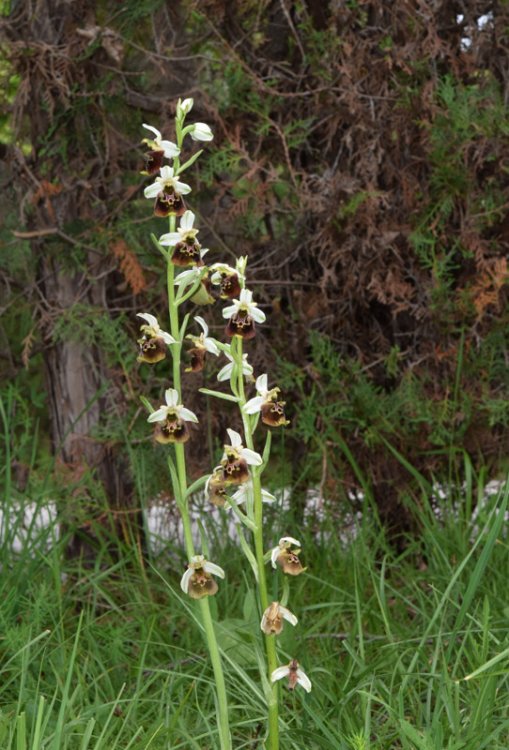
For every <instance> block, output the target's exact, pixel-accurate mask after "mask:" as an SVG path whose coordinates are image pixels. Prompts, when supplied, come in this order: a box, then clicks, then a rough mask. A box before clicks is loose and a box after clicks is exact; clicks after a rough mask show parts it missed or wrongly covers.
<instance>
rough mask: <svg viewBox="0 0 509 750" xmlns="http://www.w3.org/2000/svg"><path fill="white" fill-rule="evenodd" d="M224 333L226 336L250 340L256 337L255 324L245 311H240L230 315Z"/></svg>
mask: <svg viewBox="0 0 509 750" xmlns="http://www.w3.org/2000/svg"><path fill="white" fill-rule="evenodd" d="M225 332H226V335H227V336H241V337H242V338H243V339H246V340H248V339H252V338H254V336H255V335H256V331H255V322H254V320H253V318H252V317H251V316H250V315H249V314H248V313H247V312H246V311H245V310H240V311H239V312H238V313H236V314H235V315H232V317H231V318H230V320H229V321H228V324H227V326H226V328H225Z"/></svg>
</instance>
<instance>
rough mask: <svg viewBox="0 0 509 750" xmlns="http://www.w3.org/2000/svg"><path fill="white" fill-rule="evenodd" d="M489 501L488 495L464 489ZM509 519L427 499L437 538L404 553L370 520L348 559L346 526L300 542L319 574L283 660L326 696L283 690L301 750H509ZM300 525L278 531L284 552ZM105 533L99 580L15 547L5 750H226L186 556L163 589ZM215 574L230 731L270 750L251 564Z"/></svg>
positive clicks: (157, 577)
mask: <svg viewBox="0 0 509 750" xmlns="http://www.w3.org/2000/svg"><path fill="white" fill-rule="evenodd" d="M483 490H484V487H483V484H482V482H480V483H479V484H478V485H477V486H476V485H475V482H474V483H471V484H470V485H469V488H468V489H467V490H466V491H467V492H469V493H471V494H473V495H474V496H475V495H477V494H478V495H479V497H482V495H483ZM506 506H507V493H506V496H504V495H503V493H500V494H498V495H495V496H494V497H493V498H492V499H491V500H490V501H488V502H487V503H486V504H484V505H483V506H482V507H481V508H479V510H478V514H477V519H476V520H475V521H474V520H471V519H470V518H468V517H467V516H464V515H462V514H461V513H460V514H459V515H458V513H457V509H455V508H454V507H452V506H451V507H450V508H449V512H448V513H446V514H445V515H444V517H443V519H442V520H438V519H437V517H436V516H435V514H434V512H433V510H432V508H431V507H430V505H429V503H428V501H427V499H426V498H421V499H419V502H418V504H417V505H416V506H415V507H414V512H415V513H416V514H418V516H419V518H420V521H421V523H422V525H423V535H422V538H421V539H420V540H408V546H407V548H406V549H405V551H404V552H403V553H401V554H398V553H396V552H395V551H394V549H391V548H390V547H389V546H388V545H387V543H386V540H385V536H384V532H383V531H382V530H381V529H380V528H378V527H377V524H376V523H375V522H374V521H373V519H372V518H371V514H370V510H369V507H367V508H365V511H364V516H363V520H362V522H361V523H359V525H358V527H357V530H356V533H355V534H354V535H352V538H350V540H349V542H348V543H347V544H346V545H345V543H344V542H341V541H340V540H339V538H338V529H339V528H341V525H342V522H343V521H342V519H341V516H338V517H335V518H334V519H330V520H329V521H326V522H325V525H324V526H323V528H322V529H321V533H322V534H323V535H324V539H327V543H326V544H317V543H316V538H315V536H314V535H313V534H312V533H311V532H310V531H309V530H308V529H305V528H301V530H300V531H299V538H300V539H301V541H302V544H303V553H302V554H303V556H305V561H306V565H307V566H308V572H307V573H306V576H303V577H301V578H299V579H297V580H296V581H295V582H294V583H295V585H294V587H293V588H294V596H293V599H292V601H293V605H292V608H294V609H295V611H296V612H297V613H298V616H299V620H300V625H301V627H302V628H304V631H300V632H305V637H304V639H303V638H302V635H301V636H300V637H299V636H298V635H297V630H294V629H292V628H290V627H288V626H285V629H284V631H283V636H284V641H283V650H282V656H283V657H284V658H286V657H287V658H290V656H294V655H297V656H298V658H299V659H300V661H301V663H302V666H303V668H304V669H305V671H306V673H307V674H308V675H309V677H310V679H311V680H312V683H313V690H312V692H311V693H310V694H309V695H305V694H303V693H302V692H301V691H300V690H299V689H297V690H296V691H295V693H294V694H293V695H291V694H290V693H288V692H287V691H286V689H285V688H284V686H283V687H282V690H283V693H282V695H283V698H282V702H281V734H282V743H283V744H284V745H285V746H288V747H292V748H295V749H296V750H309V748H313V750H314V749H315V748H316V750H330V749H331V748H335V749H337V750H368V749H369V750H392V748H394V747H397V746H401V747H402V748H407V749H408V750H414V749H419V750H420V749H421V748H423V749H424V750H428V748H429V750H435V748H449V750H452V749H453V748H454V750H460V749H461V750H463V749H465V748H468V749H469V750H470V748H472V750H474V748H475V750H505V748H506V747H507V744H508V742H509V713H508V707H507V700H506V694H507V688H508V679H509V677H508V672H507V668H506V667H507V663H508V662H507V660H508V658H509V657H508V655H507V653H508V645H509V644H508V641H507V628H506V626H505V623H506V620H507V607H506V597H505V596H504V592H505V589H506V580H507V575H508V574H509V569H508V556H507V544H506V540H505V539H504V538H503V532H502V529H503V517H504V510H505V508H506ZM209 523H210V525H212V522H209ZM293 523H294V521H293V519H292V518H290V517H280V518H279V521H278V524H279V527H277V526H275V527H274V537H275V538H277V535H278V533H279V532H280V529H287V528H290V527H291V525H292V524H293ZM98 534H99V539H100V544H99V547H98V563H97V565H96V566H92V567H84V566H81V564H80V563H79V561H74V562H73V561H71V560H69V559H66V558H64V556H63V555H62V549H63V548H64V547H65V544H66V543H67V539H65V538H64V539H62V540H61V542H60V543H59V544H57V546H56V547H54V548H53V549H52V550H51V551H50V552H49V553H46V554H44V555H43V556H41V555H32V554H30V551H29V550H27V551H26V552H25V554H24V555H22V556H21V557H18V558H17V559H13V558H12V556H11V554H10V551H9V549H8V548H7V547H6V546H3V547H2V546H1V545H0V564H1V565H2V570H3V575H2V580H1V583H0V627H1V632H2V640H1V641H0V677H1V679H0V706H1V708H0V738H1V742H2V747H3V748H5V750H19V749H21V750H42V748H47V750H57V748H58V750H83V749H84V748H86V749H87V750H133V748H136V747H140V748H143V749H145V748H147V750H148V749H149V748H150V750H167V748H168V747H172V748H175V750H179V749H180V750H184V748H186V749H187V748H196V750H201V749H202V748H204V747H206V748H211V750H212V749H213V748H216V747H217V739H216V736H215V734H214V729H213V727H214V726H215V706H214V700H213V681H212V674H211V669H210V664H209V662H208V660H207V658H206V656H205V653H204V647H203V642H202V636H201V633H200V628H199V624H198V620H197V612H196V611H195V604H194V603H193V602H190V601H189V600H187V599H184V598H182V597H181V595H180V589H179V587H178V580H179V577H180V575H181V572H182V564H181V561H180V558H179V552H178V550H174V549H173V547H172V545H171V543H169V545H168V554H167V555H166V558H165V559H166V560H167V561H168V565H169V569H168V570H167V571H165V572H164V573H161V574H157V573H156V572H155V571H154V570H152V569H150V568H149V569H148V570H144V569H143V567H141V566H140V560H139V558H138V557H137V556H136V552H135V548H134V547H129V546H126V545H124V544H123V543H122V542H121V541H119V540H116V541H115V542H113V540H112V539H111V538H110V536H109V535H107V534H106V533H105V532H104V531H103V532H102V536H101V530H100V529H98ZM218 538H221V539H222V538H223V537H222V532H219V535H218ZM497 542H498V543H497ZM215 559H217V560H218V563H220V564H222V565H223V566H224V567H225V569H226V570H227V578H226V579H225V580H224V581H222V582H221V588H220V592H219V594H218V596H217V597H216V602H217V607H218V618H219V630H220V637H221V639H222V642H223V641H224V643H223V645H224V647H225V648H227V652H226V653H227V658H226V659H225V661H226V665H227V666H226V669H227V685H228V689H229V693H230V698H231V701H230V703H231V719H232V730H233V734H234V739H235V743H236V744H235V746H236V747H246V748H247V747H250V746H252V745H256V743H259V741H260V738H259V735H258V730H259V718H258V717H259V716H260V715H261V712H262V711H263V695H262V694H261V693H260V691H259V689H257V682H258V679H259V675H258V664H257V661H256V658H255V654H256V650H257V649H259V648H260V647H261V642H258V641H256V639H254V640H255V641H256V642H255V643H253V637H252V636H249V638H248V636H247V635H246V633H247V632H252V629H251V620H253V619H254V620H255V621H256V620H257V619H258V614H257V613H256V611H255V608H253V592H252V591H251V590H250V587H249V585H248V577H247V576H243V574H242V569H243V563H242V559H243V558H242V553H241V551H240V550H239V549H238V548H237V547H236V546H235V545H233V544H232V543H229V542H228V543H226V544H224V541H223V542H222V543H221V545H220V546H219V547H218V550H217V552H216V556H215ZM7 561H8V565H5V563H6V562H7ZM305 577H307V579H308V580H307V581H304V580H303V579H304V578H305ZM61 580H63V581H64V582H63V583H62V584H61V583H60V581H61ZM310 583H312V585H310ZM275 595H276V596H277V593H276V592H275ZM168 635H170V639H169V638H168ZM260 637H261V636H260ZM237 654H238V655H239V657H240V658H239V659H237ZM246 716H252V717H253V719H252V720H251V721H247V720H246ZM38 717H40V718H41V721H40V722H39V720H38ZM35 738H39V740H38V742H36V741H35Z"/></svg>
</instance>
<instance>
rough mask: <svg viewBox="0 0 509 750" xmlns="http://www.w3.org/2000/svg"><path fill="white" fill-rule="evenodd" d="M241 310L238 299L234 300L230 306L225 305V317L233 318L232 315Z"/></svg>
mask: <svg viewBox="0 0 509 750" xmlns="http://www.w3.org/2000/svg"><path fill="white" fill-rule="evenodd" d="M238 311H239V303H238V302H237V300H234V302H233V304H232V305H228V307H225V308H224V310H223V318H231V317H232V315H235V313H237V312H238Z"/></svg>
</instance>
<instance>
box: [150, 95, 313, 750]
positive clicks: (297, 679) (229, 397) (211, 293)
mask: <svg viewBox="0 0 509 750" xmlns="http://www.w3.org/2000/svg"><path fill="white" fill-rule="evenodd" d="M192 109H193V100H192V99H184V100H183V101H181V100H179V101H178V103H177V108H176V117H175V138H176V143H174V142H172V141H169V140H165V139H164V138H163V136H162V134H161V132H160V131H159V130H158V129H157V128H155V127H153V126H152V125H146V124H145V125H143V127H144V128H145V129H146V130H148V131H149V132H150V133H151V134H152V135H153V136H154V137H153V138H151V139H149V138H145V139H144V141H143V142H144V143H145V144H146V146H147V147H148V153H147V155H146V170H145V171H144V172H143V174H146V175H150V176H152V177H153V179H154V181H153V182H152V183H151V184H150V185H148V186H147V187H146V188H145V190H144V195H145V197H146V198H148V199H151V200H154V214H155V215H156V216H159V217H167V218H168V222H169V226H168V232H166V233H162V234H161V235H160V236H159V237H158V238H157V237H155V236H152V239H153V241H154V244H155V246H156V247H157V249H158V250H159V251H160V253H161V254H162V256H163V258H164V260H165V262H166V279H167V295H168V319H169V332H166V331H164V330H163V329H162V328H161V326H160V324H159V320H158V318H157V317H156V316H155V315H153V314H152V313H147V312H143V313H138V316H139V317H140V318H141V319H142V320H143V321H144V323H143V324H142V325H141V329H140V334H141V335H140V338H139V340H138V345H139V355H138V361H139V362H140V363H143V364H144V365H145V364H149V365H155V364H157V363H159V362H162V361H163V360H164V359H166V357H167V355H168V354H169V356H170V359H171V382H170V385H169V387H168V388H167V389H166V391H165V394H164V398H165V403H164V404H163V405H162V406H160V407H159V408H158V409H153V407H151V405H150V404H149V402H148V401H147V400H146V399H142V400H143V403H144V404H145V405H146V406H147V408H148V409H149V411H150V413H149V416H148V420H147V421H148V422H149V423H151V424H153V425H154V440H155V441H156V442H157V443H159V444H161V445H162V446H164V447H163V448H161V449H160V450H166V451H167V452H168V454H167V460H168V467H169V473H170V477H171V482H172V487H173V493H174V497H175V501H176V504H177V506H178V508H179V511H180V513H181V516H182V523H183V528H184V538H185V546H186V554H187V559H188V565H187V569H186V570H185V571H184V573H183V574H182V576H181V581H180V587H181V589H182V591H183V592H184V594H186V595H187V596H189V597H190V598H191V599H196V600H197V604H196V606H197V607H198V608H199V611H200V616H201V622H202V625H203V631H204V634H205V638H206V642H207V647H208V651H209V655H210V661H211V665H212V668H213V672H214V679H215V686H216V694H217V706H218V733H219V738H220V744H221V750H231V748H232V738H231V732H230V725H229V717H228V702H227V692H226V684H225V678H224V671H223V665H222V661H221V656H220V651H219V647H218V643H217V638H216V628H215V625H214V621H213V618H212V613H211V608H210V605H209V598H210V597H211V596H215V595H216V594H217V593H218V592H219V591H220V587H219V585H218V583H217V580H216V579H217V578H219V579H224V578H225V576H227V573H228V571H227V570H226V572H225V571H224V570H223V568H222V567H220V566H219V565H218V564H217V563H215V562H211V561H209V560H208V559H207V558H206V556H205V554H203V551H205V552H206V555H207V556H208V552H207V551H206V549H207V544H206V541H205V540H204V539H202V546H203V551H201V552H198V551H197V550H196V549H195V543H194V539H193V535H192V531H191V520H190V515H189V503H190V502H192V499H193V494H192V493H193V492H194V491H195V490H197V489H199V488H200V487H203V486H204V487H205V491H206V494H207V496H208V499H209V501H210V502H211V503H212V504H214V505H216V506H219V507H221V508H223V509H224V510H225V511H228V510H230V511H232V512H233V513H234V514H235V517H236V519H237V524H238V525H237V528H238V534H239V541H240V545H241V548H242V551H243V552H244V554H245V555H246V558H247V560H248V562H249V564H250V566H251V568H252V570H253V575H254V580H255V584H256V586H257V589H258V595H259V614H260V629H261V631H262V632H263V634H264V637H265V651H266V655H267V669H266V670H264V672H263V674H262V675H261V677H262V684H263V687H264V690H265V694H266V698H267V708H268V731H267V740H266V747H267V748H269V750H278V748H279V727H278V711H279V705H278V681H279V680H281V679H283V678H285V677H286V678H288V687H289V689H291V690H293V689H294V688H295V686H296V685H301V686H302V687H303V688H304V690H306V691H307V692H309V691H310V690H311V682H310V680H309V678H308V677H307V675H306V674H305V673H304V671H303V670H302V669H301V668H300V666H299V663H298V662H297V661H296V660H295V659H292V660H291V661H290V663H289V664H288V665H286V666H281V665H279V661H278V655H277V643H276V638H277V636H278V635H279V634H280V633H281V632H282V629H283V626H284V624H285V622H287V623H289V624H290V625H292V626H296V625H297V622H298V620H297V617H296V616H295V614H293V613H292V612H291V611H290V610H289V609H288V607H287V603H288V601H287V600H288V597H289V584H288V579H285V582H284V586H283V595H282V597H281V601H270V598H269V594H268V590H269V587H268V584H267V577H268V571H269V573H270V571H271V567H270V566H269V567H268V566H267V563H269V562H271V564H272V568H273V569H274V570H277V569H279V570H280V571H281V573H282V574H283V575H286V576H296V575H300V574H301V573H304V571H305V570H306V568H305V567H303V565H302V563H301V561H300V557H299V555H300V550H301V546H300V543H299V542H298V541H297V540H296V539H294V538H293V537H290V536H285V537H282V538H281V539H280V540H279V542H278V544H277V545H276V546H275V547H273V548H272V549H268V550H266V548H265V541H264V527H263V504H264V503H271V502H274V500H275V498H274V496H273V495H271V494H270V493H269V492H268V491H267V490H265V489H263V488H262V476H263V472H264V471H265V468H266V466H267V463H268V461H269V457H270V445H271V431H270V430H273V429H280V428H281V427H284V426H286V425H287V424H288V420H287V419H286V417H285V411H284V407H285V402H284V401H282V400H280V399H279V388H278V387H277V386H276V387H269V376H268V375H267V374H266V373H263V374H261V375H259V376H258V377H257V378H256V381H255V380H254V371H253V367H252V365H251V364H250V363H249V362H248V353H247V352H244V351H243V346H244V341H249V340H250V339H252V338H253V337H254V336H255V335H256V327H257V326H258V325H262V324H263V323H265V321H266V315H265V313H264V312H263V310H261V309H260V306H259V305H258V303H257V302H256V301H254V299H253V292H252V290H251V289H249V288H247V286H246V269H247V261H248V259H247V257H240V258H238V259H237V262H236V264H235V267H232V266H230V265H227V264H226V263H221V262H215V263H213V264H212V265H211V266H210V267H207V266H206V265H205V263H204V260H203V258H204V256H205V254H206V253H207V252H208V250H207V249H205V248H202V246H201V243H200V242H199V240H198V233H199V230H198V228H197V227H196V226H195V220H196V216H195V214H194V213H193V212H192V211H191V210H190V209H188V208H187V205H186V202H185V200H184V196H187V195H188V194H189V193H190V192H191V190H192V188H191V187H190V186H189V185H188V184H187V183H186V182H183V181H182V175H183V173H184V172H185V171H186V170H187V169H188V168H189V167H190V166H191V165H192V164H193V163H194V162H195V161H196V159H197V158H199V156H200V155H201V153H202V151H201V150H198V151H197V152H195V153H194V154H192V155H190V156H189V158H188V159H187V161H185V162H183V163H182V162H181V156H182V152H183V145H184V140H185V138H186V136H188V135H189V136H190V138H191V139H192V141H198V142H199V141H201V142H208V141H211V140H212V138H213V133H212V131H211V129H210V127H209V126H208V125H207V124H206V123H202V122H197V123H192V124H186V118H187V116H188V115H189V114H190V112H191V111H192ZM164 160H169V161H170V162H171V164H165V163H164ZM186 200H187V199H186ZM177 219H179V225H178V226H177ZM216 300H228V302H229V304H228V305H227V306H226V307H224V309H223V310H222V316H223V318H224V319H225V321H226V327H225V335H226V337H227V341H226V342H221V341H218V340H216V339H215V338H213V337H212V336H210V332H209V326H208V324H207V322H206V321H205V320H204V318H203V317H201V316H199V315H196V316H195V317H194V322H195V323H196V326H197V327H198V328H199V329H200V332H199V333H188V332H187V329H188V325H189V320H190V315H189V314H186V315H185V316H184V317H183V319H181V306H182V305H183V304H184V303H185V302H187V301H190V302H194V303H197V304H200V303H204V302H205V303H211V302H214V301H216ZM187 342H189V346H188V351H187V354H188V359H189V361H190V366H189V367H187V368H185V372H188V373H190V375H189V377H192V374H193V373H195V372H199V371H200V370H202V369H203V367H204V365H205V360H206V358H208V357H209V356H212V357H213V358H217V357H219V356H220V355H223V356H224V357H225V359H226V364H224V365H223V366H222V367H220V369H219V372H218V373H217V380H218V383H229V387H230V393H225V392H224V391H220V390H210V389H204V388H201V389H200V390H201V391H202V392H203V393H206V394H207V395H209V396H214V397H217V398H219V399H223V400H226V401H229V402H232V403H233V404H235V405H236V407H237V408H238V410H239V416H240V419H241V421H242V426H243V435H241V434H240V433H239V432H237V431H236V430H233V429H230V428H229V429H227V435H228V441H229V442H225V444H224V450H223V455H222V458H221V459H220V462H219V464H218V465H217V466H216V467H215V468H213V469H212V470H211V471H210V473H209V474H206V475H204V476H203V477H202V478H201V479H199V480H197V481H196V482H194V483H193V484H192V485H191V486H189V483H188V475H187V470H186V454H185V444H186V443H187V441H189V440H192V439H193V437H194V436H195V435H196V432H197V429H196V428H195V427H194V425H196V424H199V422H198V418H197V416H196V414H194V412H192V411H191V410H190V409H188V408H186V407H185V406H184V405H183V403H182V387H181V381H182V370H183V356H182V354H183V348H184V345H185V344H186V345H187ZM251 383H255V390H256V394H255V395H251V394H249V395H250V398H249V399H247V397H246V395H247V390H248V388H249V389H250V388H251ZM259 423H261V425H263V427H264V428H269V429H268V430H267V432H266V436H265V440H264V443H265V444H264V448H263V451H262V452H261V453H260V452H257V450H256V449H255V443H257V442H258V440H259V434H260V429H259ZM255 433H256V434H255ZM239 506H242V509H241V508H240V507H239ZM245 529H247V531H248V532H249V536H248V538H247V539H246V535H245ZM274 574H275V575H277V573H274Z"/></svg>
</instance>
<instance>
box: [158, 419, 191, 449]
mask: <svg viewBox="0 0 509 750" xmlns="http://www.w3.org/2000/svg"><path fill="white" fill-rule="evenodd" d="M189 437H190V435H189V428H188V426H187V424H186V423H185V421H184V420H183V419H178V417H176V416H172V415H169V416H168V417H167V418H166V421H165V422H157V423H156V428H155V431H154V438H155V439H156V440H157V442H158V443H162V444H163V445H165V444H167V443H187V441H188V440H189Z"/></svg>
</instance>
